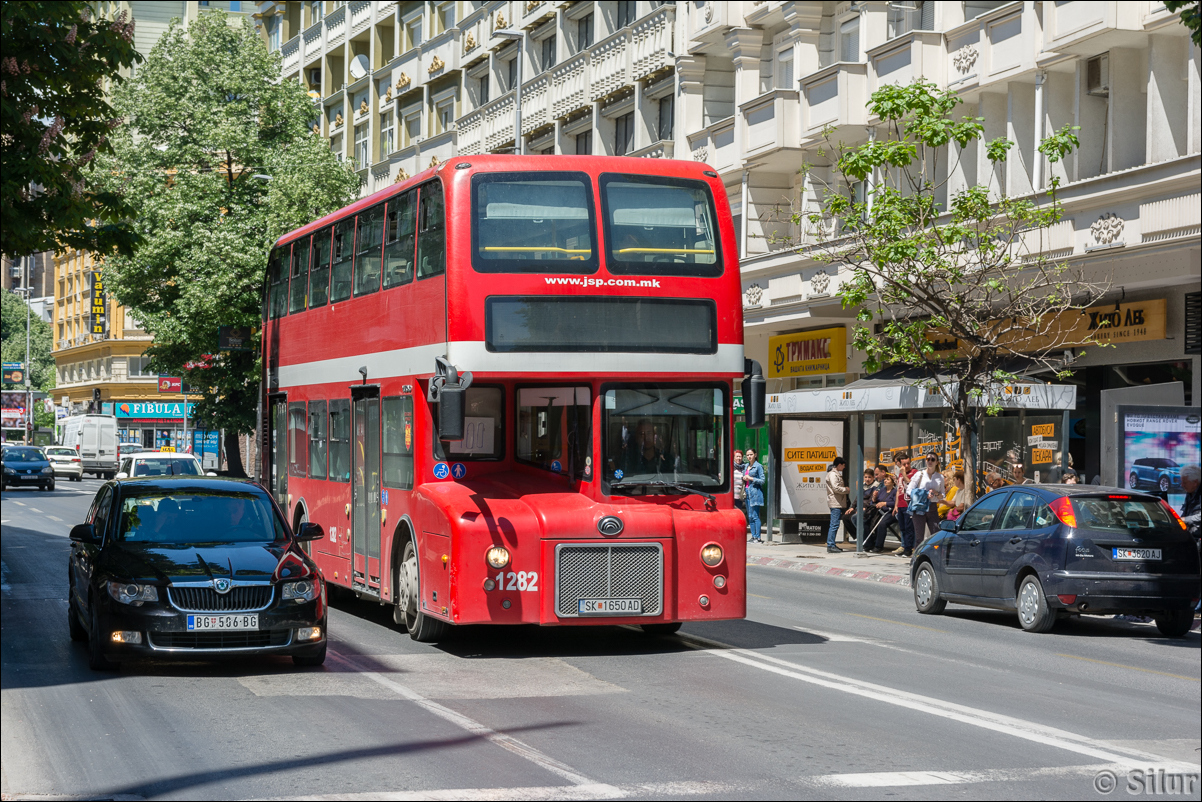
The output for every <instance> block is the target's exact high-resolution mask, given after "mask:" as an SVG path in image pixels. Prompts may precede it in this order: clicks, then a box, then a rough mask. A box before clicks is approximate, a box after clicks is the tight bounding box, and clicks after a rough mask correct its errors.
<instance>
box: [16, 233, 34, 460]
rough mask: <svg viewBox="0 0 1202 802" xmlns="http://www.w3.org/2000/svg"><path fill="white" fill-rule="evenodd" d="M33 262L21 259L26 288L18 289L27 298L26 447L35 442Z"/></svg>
mask: <svg viewBox="0 0 1202 802" xmlns="http://www.w3.org/2000/svg"><path fill="white" fill-rule="evenodd" d="M32 261H33V257H32V256H22V257H21V264H22V265H23V266H24V268H25V286H24V287H21V288H18V289H17V293H18V294H20V295H23V296H25V445H31V444H32V441H33V385H32V382H31V380H30V367H32V366H31V365H30V363H29V326H30V315H31V314H32V309H31V308H30V305H29V304H30V302H31V301H32V300H33V285H32V283H31V282H30V280H29V271H30V267H31V265H30V262H32Z"/></svg>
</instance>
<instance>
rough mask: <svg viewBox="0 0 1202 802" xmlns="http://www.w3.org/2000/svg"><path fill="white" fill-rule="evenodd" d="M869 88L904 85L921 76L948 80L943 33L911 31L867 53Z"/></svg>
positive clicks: (928, 79)
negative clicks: (946, 76)
mask: <svg viewBox="0 0 1202 802" xmlns="http://www.w3.org/2000/svg"><path fill="white" fill-rule="evenodd" d="M867 56H868V63H869V65H870V66H871V68H872V69H870V70H869V72H868V74H869V79H870V80H869V92H870V93H871V92H873V91H875V90H876V89H877V88H878V87H881V86H885V85H887V84H895V85H899V86H904V85H906V84H909V83H911V82H912V81H914V80H915V79H918V78H921V79H923V80H926V81H931V82H933V83H935V84H939V85H943V84H944V82H945V68H944V64H945V62H946V58H947V57H946V55H945V54H944V50H943V34H941V33H937V32H934V31H911V32H910V33H907V34H904V35H902V36H899V37H897V38H894V39H890V40H889V41H888V42H885V43H884V44H883V45H879V46H877V47H874V48H872V49H871V50H869V51H868V53H867Z"/></svg>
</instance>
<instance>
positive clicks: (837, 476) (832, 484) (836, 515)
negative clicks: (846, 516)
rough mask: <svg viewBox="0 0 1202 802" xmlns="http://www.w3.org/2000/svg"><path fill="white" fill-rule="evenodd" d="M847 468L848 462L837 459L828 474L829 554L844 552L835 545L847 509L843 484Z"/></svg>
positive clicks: (827, 532) (827, 537) (845, 491)
mask: <svg viewBox="0 0 1202 802" xmlns="http://www.w3.org/2000/svg"><path fill="white" fill-rule="evenodd" d="M846 467H847V460H845V459H843V457H835V462H834V464H832V465H831V469H830V470H829V471H827V473H826V482H825V484H826V506H827V507H829V508H830V511H831V525H830V527H829V528H828V529H827V530H826V550H827V551H828V552H842V551H843V550H842V549H840V548H839V547H838V546H836V545H835V537H836V536H837V535H838V534H839V521H840V520H841V519H842V518H843V510H844V509H846V507H847V495H848V492H849V491H848V489H847V485H846V484H845V483H844V482H843V469H844V468H846Z"/></svg>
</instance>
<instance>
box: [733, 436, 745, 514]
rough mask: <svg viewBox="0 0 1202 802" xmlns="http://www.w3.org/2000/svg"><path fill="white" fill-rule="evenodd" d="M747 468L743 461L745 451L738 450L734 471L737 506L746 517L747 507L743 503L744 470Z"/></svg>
mask: <svg viewBox="0 0 1202 802" xmlns="http://www.w3.org/2000/svg"><path fill="white" fill-rule="evenodd" d="M746 469H747V466H746V465H745V464H744V463H743V452H742V451H736V452H735V467H734V470H733V472H732V473H733V474H734V490H735V506H736V507H738V508H739V510H740V511H742V513H743V517H744V518H746V517H747V508H746V507H745V506H744V503H743V471H745V470H746Z"/></svg>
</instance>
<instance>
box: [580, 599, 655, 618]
mask: <svg viewBox="0 0 1202 802" xmlns="http://www.w3.org/2000/svg"><path fill="white" fill-rule="evenodd" d="M642 612H643V600H642V599H581V600H580V614H581V615H641V614H642Z"/></svg>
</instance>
